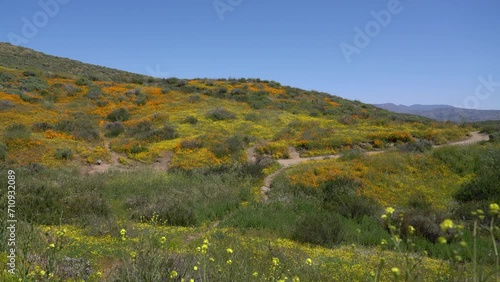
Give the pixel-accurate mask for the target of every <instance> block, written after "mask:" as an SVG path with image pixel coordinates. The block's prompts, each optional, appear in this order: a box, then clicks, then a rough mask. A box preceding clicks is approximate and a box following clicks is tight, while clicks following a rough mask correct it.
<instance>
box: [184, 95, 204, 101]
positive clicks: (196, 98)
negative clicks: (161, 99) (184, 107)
mask: <svg viewBox="0 0 500 282" xmlns="http://www.w3.org/2000/svg"><path fill="white" fill-rule="evenodd" d="M187 101H188V102H189V103H197V102H200V101H201V96H200V95H198V94H194V95H191V96H189V97H188V98H187Z"/></svg>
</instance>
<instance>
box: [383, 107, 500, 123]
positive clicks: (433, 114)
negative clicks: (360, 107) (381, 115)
mask: <svg viewBox="0 0 500 282" xmlns="http://www.w3.org/2000/svg"><path fill="white" fill-rule="evenodd" d="M374 106H376V107H378V108H381V109H385V110H388V111H391V112H396V113H404V114H412V115H419V116H423V117H427V118H431V119H434V120H438V121H453V122H478V121H487V120H500V111H499V110H474V109H462V108H456V107H452V106H448V105H411V106H405V105H396V104H392V103H387V104H374Z"/></svg>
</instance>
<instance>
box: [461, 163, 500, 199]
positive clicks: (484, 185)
mask: <svg viewBox="0 0 500 282" xmlns="http://www.w3.org/2000/svg"><path fill="white" fill-rule="evenodd" d="M454 198H455V199H456V200H458V201H460V202H470V201H478V202H480V201H493V202H498V201H500V168H497V169H496V170H494V171H489V172H485V173H483V174H481V175H479V176H477V177H476V178H474V179H472V180H471V181H469V182H467V183H465V184H463V185H462V186H461V187H460V189H459V190H458V191H457V192H456V193H455V195H454Z"/></svg>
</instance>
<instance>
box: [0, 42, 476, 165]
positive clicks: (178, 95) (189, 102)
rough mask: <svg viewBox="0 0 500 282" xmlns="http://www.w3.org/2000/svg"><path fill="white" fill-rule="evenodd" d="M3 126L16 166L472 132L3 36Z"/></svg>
mask: <svg viewBox="0 0 500 282" xmlns="http://www.w3.org/2000/svg"><path fill="white" fill-rule="evenodd" d="M0 91H1V92H0V132H2V133H3V138H2V141H0V142H3V143H4V144H5V145H4V147H5V148H6V150H5V151H6V152H4V154H3V155H4V156H5V157H4V158H5V159H6V160H7V161H8V162H10V163H14V164H18V165H28V164H33V163H39V164H42V165H46V166H61V165H64V166H67V165H70V164H76V165H82V164H91V165H93V164H96V162H98V163H99V164H116V165H119V166H122V167H127V166H134V165H138V164H156V165H157V166H160V167H162V168H163V169H166V168H167V167H171V168H177V169H182V170H184V169H192V168H197V169H206V168H210V167H223V166H232V165H235V164H242V163H246V161H247V152H246V150H247V149H248V148H250V149H251V150H252V152H255V153H254V154H257V156H260V157H263V156H271V157H272V158H286V157H288V151H289V147H293V148H295V149H296V150H297V151H298V152H299V153H300V154H301V156H315V155H326V154H333V153H337V152H339V151H343V150H346V149H352V148H359V149H362V150H374V149H375V150H376V149H380V148H384V147H386V146H391V145H392V144H396V143H406V142H411V141H413V140H415V139H427V140H430V141H432V142H434V143H436V144H442V143H446V142H448V141H453V140H458V139H463V138H465V135H466V134H467V132H468V129H467V128H460V127H458V126H455V125H451V124H445V123H438V122H433V121H431V120H429V119H427V118H422V117H417V116H412V115H405V114H397V113H391V112H388V111H386V110H382V109H378V108H376V107H375V106H372V105H368V104H364V103H362V102H360V101H350V100H346V99H343V98H340V97H338V96H334V95H330V94H327V93H322V92H317V91H306V90H302V89H298V88H294V87H290V86H283V85H281V84H279V83H278V82H275V81H267V80H261V79H244V78H241V79H179V78H167V79H158V78H152V77H148V76H143V75H139V74H132V73H128V72H124V71H119V70H114V69H110V68H105V67H100V66H95V65H89V64H85V63H81V62H78V61H73V60H69V59H65V58H59V57H54V56H49V55H45V54H43V53H39V52H36V51H33V50H30V49H26V48H22V47H17V46H12V45H10V44H6V43H2V44H0Z"/></svg>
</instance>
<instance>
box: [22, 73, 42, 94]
mask: <svg viewBox="0 0 500 282" xmlns="http://www.w3.org/2000/svg"><path fill="white" fill-rule="evenodd" d="M19 83H20V84H21V86H20V87H19V89H20V90H21V91H28V92H33V91H42V90H44V89H47V87H48V85H47V82H46V81H45V80H43V79H41V78H38V77H33V76H29V77H24V78H21V79H19Z"/></svg>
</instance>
